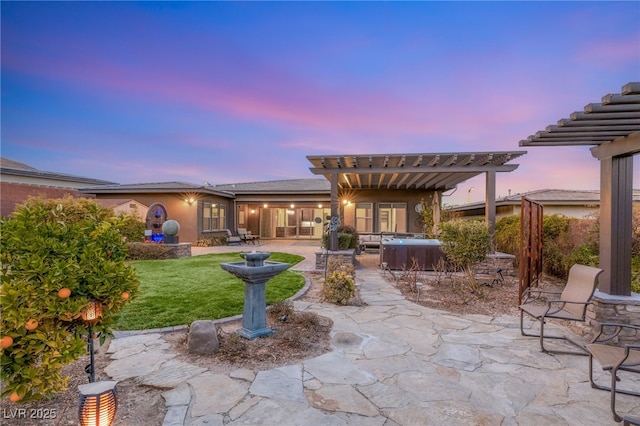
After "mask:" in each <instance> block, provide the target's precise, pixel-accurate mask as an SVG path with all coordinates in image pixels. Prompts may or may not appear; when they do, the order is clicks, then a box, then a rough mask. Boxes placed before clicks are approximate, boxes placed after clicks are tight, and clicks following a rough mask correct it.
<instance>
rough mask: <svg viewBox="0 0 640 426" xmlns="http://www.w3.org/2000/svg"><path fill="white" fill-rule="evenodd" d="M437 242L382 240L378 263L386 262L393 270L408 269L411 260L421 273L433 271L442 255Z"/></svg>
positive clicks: (428, 240) (431, 240) (400, 239)
mask: <svg viewBox="0 0 640 426" xmlns="http://www.w3.org/2000/svg"><path fill="white" fill-rule="evenodd" d="M441 245H442V243H441V242H440V241H439V240H433V239H419V238H384V239H383V240H382V247H381V249H380V262H381V263H382V262H386V263H387V267H388V268H389V269H393V270H401V269H409V268H411V265H412V264H413V262H412V260H411V259H412V258H415V259H416V261H417V262H418V266H419V267H420V269H421V270H423V271H433V270H434V265H437V264H438V262H439V261H440V259H444V253H443V252H442V250H441V249H440V246H441Z"/></svg>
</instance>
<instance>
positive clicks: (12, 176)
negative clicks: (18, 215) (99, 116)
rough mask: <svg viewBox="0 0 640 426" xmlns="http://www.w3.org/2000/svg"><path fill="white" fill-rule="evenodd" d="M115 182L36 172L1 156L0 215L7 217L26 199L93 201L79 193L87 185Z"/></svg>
mask: <svg viewBox="0 0 640 426" xmlns="http://www.w3.org/2000/svg"><path fill="white" fill-rule="evenodd" d="M114 183H115V182H109V181H104V180H100V179H92V178H87V177H81V176H74V175H68V174H64V173H58V172H47V171H43V170H38V169H36V168H34V167H31V166H29V165H27V164H24V163H19V162H17V161H12V160H9V159H7V158H2V157H0V193H1V194H2V197H1V198H0V216H3V217H4V216H9V215H10V214H11V213H12V212H13V211H14V210H15V208H16V206H17V205H18V204H22V203H24V202H25V201H27V199H28V198H29V197H37V196H44V197H46V198H61V197H64V196H65V195H71V196H73V197H84V198H95V197H94V196H93V195H92V194H88V193H84V192H81V191H79V188H83V187H86V186H99V185H109V184H114Z"/></svg>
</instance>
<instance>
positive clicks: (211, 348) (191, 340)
mask: <svg viewBox="0 0 640 426" xmlns="http://www.w3.org/2000/svg"><path fill="white" fill-rule="evenodd" d="M187 347H188V350H189V353H192V354H198V355H211V354H214V353H216V352H217V351H218V348H219V347H220V343H219V342H218V332H217V330H216V324H215V322H214V321H210V320H198V321H194V322H192V323H191V327H190V328H189V337H188V339H187Z"/></svg>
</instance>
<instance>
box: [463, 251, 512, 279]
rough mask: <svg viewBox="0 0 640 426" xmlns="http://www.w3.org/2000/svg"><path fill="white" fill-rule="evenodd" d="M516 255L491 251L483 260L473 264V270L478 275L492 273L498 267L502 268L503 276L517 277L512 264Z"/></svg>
mask: <svg viewBox="0 0 640 426" xmlns="http://www.w3.org/2000/svg"><path fill="white" fill-rule="evenodd" d="M515 260H516V257H515V256H514V255H512V254H506V253H499V252H496V253H492V254H488V255H487V257H485V261H484V262H481V263H478V264H476V265H473V271H474V272H475V273H476V274H478V275H494V274H495V273H496V271H497V270H498V269H502V275H503V276H509V277H517V276H518V271H517V270H516V268H515V267H514V266H513V264H514V262H515Z"/></svg>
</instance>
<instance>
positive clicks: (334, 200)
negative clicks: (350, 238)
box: [329, 173, 340, 251]
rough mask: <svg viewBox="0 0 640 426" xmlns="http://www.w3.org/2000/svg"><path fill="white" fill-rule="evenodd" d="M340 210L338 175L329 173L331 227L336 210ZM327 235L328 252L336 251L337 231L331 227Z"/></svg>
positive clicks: (336, 215) (336, 216) (335, 216)
mask: <svg viewBox="0 0 640 426" xmlns="http://www.w3.org/2000/svg"><path fill="white" fill-rule="evenodd" d="M339 208H340V200H338V173H331V223H330V224H329V226H331V224H332V223H334V220H336V219H335V218H338V217H339V216H338V209H339ZM330 229H331V231H330V234H329V241H330V243H329V250H331V251H336V250H338V230H337V229H335V228H333V227H331V228H330Z"/></svg>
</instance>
